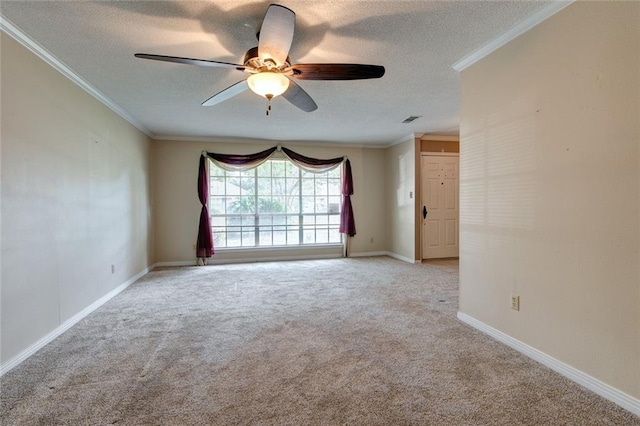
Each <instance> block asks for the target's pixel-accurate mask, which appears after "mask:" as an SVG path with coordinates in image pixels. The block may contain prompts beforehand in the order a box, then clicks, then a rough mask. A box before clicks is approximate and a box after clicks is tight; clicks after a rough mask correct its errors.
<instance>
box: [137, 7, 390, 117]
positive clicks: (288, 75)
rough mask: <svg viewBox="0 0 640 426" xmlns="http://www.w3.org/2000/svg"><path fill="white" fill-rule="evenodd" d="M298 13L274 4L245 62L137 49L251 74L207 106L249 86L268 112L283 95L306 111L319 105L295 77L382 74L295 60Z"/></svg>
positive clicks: (352, 77)
mask: <svg viewBox="0 0 640 426" xmlns="http://www.w3.org/2000/svg"><path fill="white" fill-rule="evenodd" d="M295 19H296V15H295V13H294V12H293V11H292V10H291V9H289V8H286V7H284V6H281V5H278V4H272V5H270V6H269V7H268V8H267V13H266V14H265V16H264V19H263V21H262V26H261V27H260V32H258V34H257V37H258V46H257V47H254V48H251V49H249V50H248V51H247V53H246V54H245V55H244V61H243V64H242V65H240V64H232V63H228V62H220V61H209V60H205V59H192V58H181V57H177V56H164V55H152V54H148V53H136V54H135V56H136V57H137V58H143V59H152V60H155V61H164V62H175V63H179V64H188V65H196V66H199V67H217V68H233V69H236V70H238V71H244V72H247V73H249V74H251V75H250V76H249V77H248V78H247V79H245V80H242V81H239V82H237V83H235V84H233V85H232V86H229V87H227V88H226V89H224V90H223V91H221V92H218V93H216V94H215V95H213V96H211V97H210V98H209V99H207V100H206V101H204V102H203V103H202V105H203V106H211V105H216V104H218V103H220V102H222V101H226V100H227V99H230V98H232V97H233V96H236V95H238V94H240V93H242V92H244V91H245V90H247V89H251V90H252V91H253V92H254V93H256V94H258V95H260V96H263V97H264V98H266V99H267V115H269V111H270V110H271V99H273V98H274V97H276V96H279V95H282V97H283V98H285V99H286V100H288V101H289V102H291V103H292V104H293V105H295V106H296V107H298V108H300V109H301V110H303V111H305V112H311V111H315V110H316V109H318V105H316V103H315V102H314V101H313V99H311V96H309V94H307V92H305V91H304V90H303V89H302V88H301V87H300V86H299V85H298V84H297V83H296V82H295V81H294V80H293V79H296V80H361V79H368V78H380V77H382V76H383V75H384V71H385V70H384V67H383V66H380V65H362V64H323V63H320V64H293V65H292V64H291V59H290V58H289V56H288V55H289V49H290V48H291V43H292V41H293V33H294V29H295Z"/></svg>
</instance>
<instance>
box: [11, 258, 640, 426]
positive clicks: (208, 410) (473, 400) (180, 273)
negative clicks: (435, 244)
mask: <svg viewBox="0 0 640 426" xmlns="http://www.w3.org/2000/svg"><path fill="white" fill-rule="evenodd" d="M457 283H458V276H457V269H456V268H455V265H453V266H452V265H451V264H450V263H447V262H443V263H435V264H428V265H410V264H405V263H402V262H399V261H396V260H393V259H390V258H385V257H382V258H368V259H349V260H347V259H336V260H319V261H302V262H284V263H259V264H248V265H226V266H209V267H200V268H197V267H190V268H175V269H160V270H155V271H153V272H151V273H150V274H148V275H147V276H145V277H144V278H142V279H141V280H139V281H138V282H137V283H135V284H134V285H132V286H131V287H129V288H128V289H127V290H126V291H124V292H123V293H121V294H120V295H118V296H117V297H115V298H114V299H113V300H111V301H110V302H108V303H107V304H105V305H104V306H103V307H102V308H100V309H99V310H97V311H96V312H94V313H93V314H92V315H90V316H89V317H87V318H86V319H84V320H83V321H81V322H80V323H79V324H78V325H76V326H75V327H73V328H72V329H71V330H69V331H68V332H66V333H65V334H64V335H62V336H61V337H60V338H58V339H57V340H55V341H54V342H52V343H51V344H49V345H48V346H46V347H45V348H43V349H42V350H41V351H40V352H38V353H37V354H36V355H34V356H32V357H31V358H29V359H28V360H27V361H25V362H24V363H23V364H21V365H20V366H19V367H17V368H15V369H14V370H12V371H11V372H9V373H8V374H7V375H5V376H4V377H3V378H2V382H1V385H2V396H1V402H2V404H1V407H0V415H1V416H2V424H3V425H59V424H65V425H104V424H118V425H208V424H212V425H213V424H216V425H218V424H220V425H226V424H278V425H280V424H285V425H287V424H288V425H307V424H318V425H332V424H354V425H358V424H366V425H405V424H415V425H563V424H570V425H640V418H638V417H636V416H634V415H632V414H631V413H629V412H627V411H625V410H623V409H621V408H619V407H617V406H616V405H614V404H613V403H610V402H608V401H606V400H604V399H602V398H600V397H598V396H597V395H595V394H593V393H591V392H589V391H587V390H585V389H583V388H581V387H580V386H578V385H576V384H574V383H572V382H570V381H569V380H567V379H565V378H563V377H561V376H559V375H558V374H556V373H554V372H552V371H551V370H549V369H547V368H545V367H543V366H541V365H539V364H537V363H535V362H534V361H531V360H530V359H528V358H526V357H524V356H522V355H520V354H519V353H517V352H515V351H514V350H512V349H510V348H508V347H506V346H504V345H502V344H500V343H498V342H496V341H494V340H492V339H491V338H489V337H487V336H485V335H483V334H481V333H480V332H477V331H475V330H474V329H472V328H470V327H468V326H466V325H465V324H463V323H461V322H459V321H458V320H457V319H456V312H457V308H458V304H457V290H458V288H457Z"/></svg>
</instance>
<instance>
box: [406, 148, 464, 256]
mask: <svg viewBox="0 0 640 426" xmlns="http://www.w3.org/2000/svg"><path fill="white" fill-rule="evenodd" d="M422 157H458V188H459V187H460V167H459V166H460V160H459V158H460V153H459V152H422V151H421V152H420V180H419V182H420V187H419V189H418V190H419V192H418V191H416V192H417V193H419V194H420V203H419V204H418V203H416V218H420V226H419V227H418V228H419V230H420V232H417V233H416V234H417V235H416V238H417V239H418V242H419V244H417V246H418V247H420V261H422V260H423V259H424V258H423V253H422V206H423V205H424V202H423V200H422V178H423V176H422V175H423V173H424V171H423V170H422ZM416 198H417V197H416ZM458 226H460V191H458ZM458 232H459V231H458ZM458 255H459V253H458Z"/></svg>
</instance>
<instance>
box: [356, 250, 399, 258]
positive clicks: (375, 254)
mask: <svg viewBox="0 0 640 426" xmlns="http://www.w3.org/2000/svg"><path fill="white" fill-rule="evenodd" d="M388 255H389V252H388V251H361V252H357V253H353V252H351V253H349V257H378V256H388Z"/></svg>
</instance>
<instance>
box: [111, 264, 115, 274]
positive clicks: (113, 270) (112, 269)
mask: <svg viewBox="0 0 640 426" xmlns="http://www.w3.org/2000/svg"><path fill="white" fill-rule="evenodd" d="M111 273H112V274H115V273H116V265H111Z"/></svg>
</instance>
